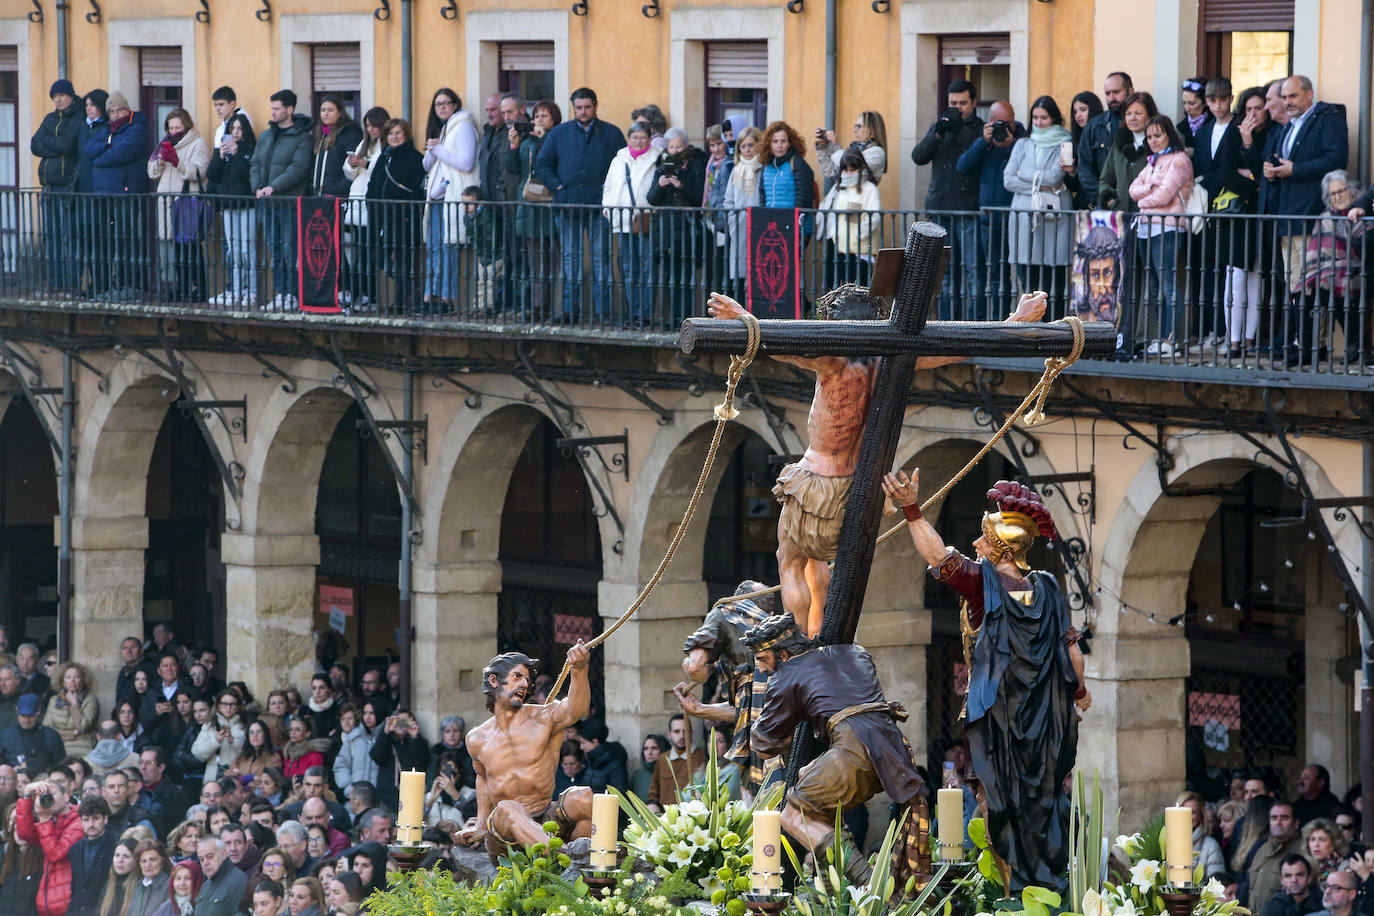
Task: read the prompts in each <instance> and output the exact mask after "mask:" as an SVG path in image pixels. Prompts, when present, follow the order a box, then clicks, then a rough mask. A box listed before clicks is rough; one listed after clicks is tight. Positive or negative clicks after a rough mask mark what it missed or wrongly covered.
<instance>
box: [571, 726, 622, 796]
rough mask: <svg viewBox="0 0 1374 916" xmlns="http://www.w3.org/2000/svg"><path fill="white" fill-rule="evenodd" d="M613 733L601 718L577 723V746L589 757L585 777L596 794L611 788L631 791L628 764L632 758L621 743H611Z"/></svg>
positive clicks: (586, 782) (583, 776)
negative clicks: (580, 746)
mask: <svg viewBox="0 0 1374 916" xmlns="http://www.w3.org/2000/svg"><path fill="white" fill-rule="evenodd" d="M609 737H610V732H609V730H608V729H607V728H606V723H605V722H602V721H601V720H600V719H585V720H583V721H581V722H579V723H578V724H577V743H578V744H580V745H582V753H583V754H585V755H586V760H587V769H586V771H585V772H584V773H583V774H582V778H583V780H584V781H585V784H586V785H589V786H591V787H592V791H593V792H599V793H604V792H606V791H608V789H609V787H610V786H614V787H615V788H617V789H619V790H620V791H622V792H625V791H627V790H628V788H629V784H630V774H629V769H628V767H627V766H626V764H625V761H626V760H628V759H629V755H628V754H627V753H626V752H625V746H624V745H622V744H621V743H620V742H619V741H608V740H607V739H608V738H609Z"/></svg>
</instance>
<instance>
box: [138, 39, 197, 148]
mask: <svg viewBox="0 0 1374 916" xmlns="http://www.w3.org/2000/svg"><path fill="white" fill-rule="evenodd" d="M138 84H139V108H140V109H141V110H142V111H143V113H144V115H145V116H146V117H147V118H148V129H149V130H152V131H154V132H156V131H160V130H162V124H163V122H164V121H166V120H167V116H168V115H169V114H171V113H172V112H173V111H175V110H176V109H178V108H183V107H185V106H184V105H183V104H182V98H181V48H180V47H156V48H139V49H138Z"/></svg>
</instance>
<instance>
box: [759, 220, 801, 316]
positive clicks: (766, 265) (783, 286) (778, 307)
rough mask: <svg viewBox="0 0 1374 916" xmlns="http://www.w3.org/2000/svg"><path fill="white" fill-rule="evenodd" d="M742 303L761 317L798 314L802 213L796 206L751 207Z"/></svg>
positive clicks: (799, 308) (799, 310)
mask: <svg viewBox="0 0 1374 916" xmlns="http://www.w3.org/2000/svg"><path fill="white" fill-rule="evenodd" d="M747 212H748V214H749V252H748V254H749V258H748V263H749V289H748V295H747V297H746V299H745V307H746V308H748V309H749V311H751V312H753V313H754V314H755V315H757V316H758V317H760V318H800V317H801V316H802V313H801V217H800V216H799V215H798V213H797V211H796V210H782V209H772V208H765V207H751V208H750V209H749V210H748V211H747Z"/></svg>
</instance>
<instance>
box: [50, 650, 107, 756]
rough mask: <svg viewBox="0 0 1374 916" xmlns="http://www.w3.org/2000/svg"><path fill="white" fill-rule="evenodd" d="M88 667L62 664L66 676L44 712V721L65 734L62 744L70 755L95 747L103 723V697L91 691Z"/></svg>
mask: <svg viewBox="0 0 1374 916" xmlns="http://www.w3.org/2000/svg"><path fill="white" fill-rule="evenodd" d="M90 685H91V681H90V678H89V677H88V676H87V674H86V669H85V668H83V667H81V666H80V665H78V664H77V663H76V662H67V664H65V665H63V666H62V680H61V683H60V684H57V685H54V688H55V693H54V694H53V698H52V700H51V701H50V702H49V703H48V711H47V712H46V713H44V714H43V724H44V725H46V726H48V727H49V728H51V729H52V730H53V731H55V732H57V733H58V734H59V735H61V736H62V747H63V748H64V749H65V750H66V753H67V756H69V757H82V756H84V755H86V754H89V753H90V751H91V748H93V747H95V729H96V726H97V725H99V724H100V701H99V700H97V699H96V698H95V697H94V696H92V695H91V687H90Z"/></svg>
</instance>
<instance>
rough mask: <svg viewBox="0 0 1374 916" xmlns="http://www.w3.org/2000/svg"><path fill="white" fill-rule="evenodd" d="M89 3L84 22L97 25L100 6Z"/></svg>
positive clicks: (91, 1)
mask: <svg viewBox="0 0 1374 916" xmlns="http://www.w3.org/2000/svg"><path fill="white" fill-rule="evenodd" d="M90 3H91V11H90V12H89V13H87V14H86V21H87V22H89V23H90V24H91V25H98V24H99V23H100V4H99V3H96V2H95V0H90ZM196 16H197V17H199V16H200V14H199V13H197V14H196ZM207 21H208V20H207Z"/></svg>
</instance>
